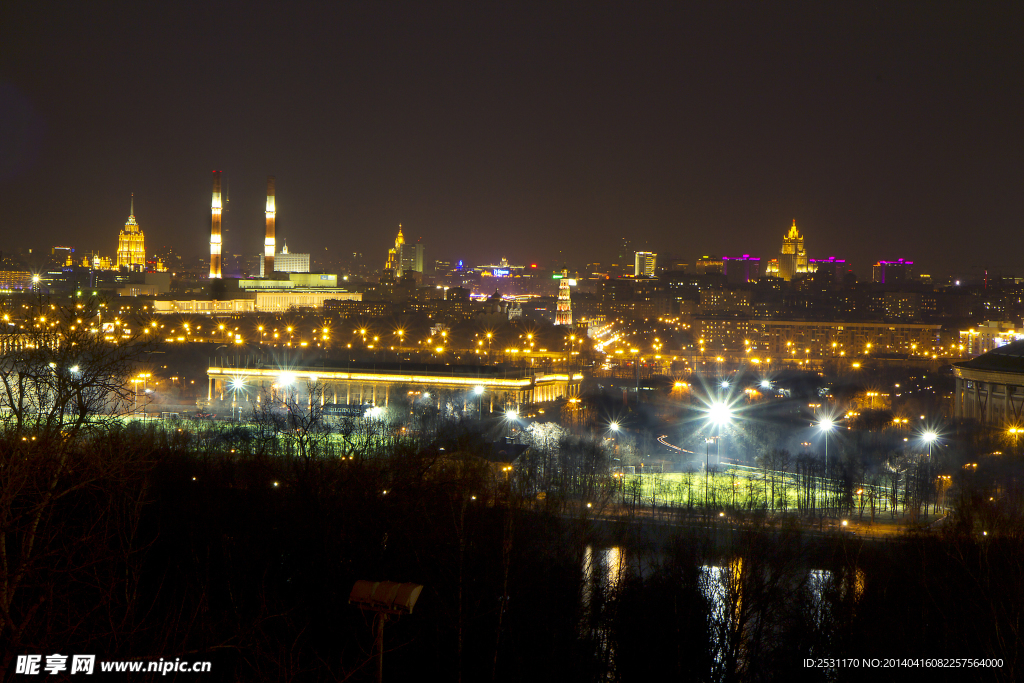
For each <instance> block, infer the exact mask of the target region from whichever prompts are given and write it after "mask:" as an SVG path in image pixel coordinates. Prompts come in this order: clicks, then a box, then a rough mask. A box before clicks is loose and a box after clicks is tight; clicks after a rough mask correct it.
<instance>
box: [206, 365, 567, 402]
mask: <svg viewBox="0 0 1024 683" xmlns="http://www.w3.org/2000/svg"><path fill="white" fill-rule="evenodd" d="M457 367H461V369H462V371H457ZM207 377H208V378H209V394H208V397H209V399H210V400H214V399H215V398H218V399H220V400H223V399H224V396H225V393H226V392H227V393H230V386H231V382H233V381H239V380H240V381H242V382H244V383H245V385H246V386H248V387H252V388H253V393H252V395H253V396H264V395H273V394H275V393H283V392H284V391H285V390H286V387H288V389H287V390H288V391H291V392H298V391H305V390H306V389H307V387H308V386H309V384H310V383H314V384H315V383H319V384H320V385H322V386H323V395H322V399H321V401H322V403H323V404H325V405H352V404H355V405H362V404H365V403H373V404H374V405H381V406H387V405H388V404H389V403H390V399H391V394H395V397H396V399H405V398H407V397H408V395H409V389H410V388H413V389H417V390H420V391H427V392H429V393H437V394H442V395H443V393H445V392H447V393H450V394H453V395H455V396H460V397H464V396H466V392H470V391H474V390H475V389H476V387H483V388H484V392H483V393H484V398H483V399H479V400H483V401H488V402H489V403H490V407H491V410H492V411H493V410H494V406H495V405H498V406H509V405H519V404H522V403H542V402H546V401H555V400H558V399H559V398H564V397H567V396H572V395H577V394H578V393H579V387H580V383H581V382H582V381H583V375H582V374H579V373H573V374H556V373H534V372H533V370H531V369H530V368H522V369H513V368H505V367H502V368H493V367H474V366H454V365H433V364H416V365H415V366H412V367H409V366H406V367H405V368H401V367H398V366H397V364H382V363H378V364H375V365H373V366H360V364H357V363H347V364H345V365H344V366H335V367H332V366H330V365H324V364H317V365H316V366H313V367H309V366H307V367H290V368H289V369H288V371H287V372H284V371H282V370H278V369H274V368H247V367H236V366H211V367H210V368H209V369H208V370H207ZM474 395H478V394H474ZM229 398H230V396H229ZM475 400H477V399H475Z"/></svg>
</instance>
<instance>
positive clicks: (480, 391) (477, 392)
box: [473, 387, 484, 396]
mask: <svg viewBox="0 0 1024 683" xmlns="http://www.w3.org/2000/svg"><path fill="white" fill-rule="evenodd" d="M473 391H475V392H476V395H477V396H479V395H480V394H482V393H484V388H483V387H477V388H476V389H473Z"/></svg>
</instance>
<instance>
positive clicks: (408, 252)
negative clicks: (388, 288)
mask: <svg viewBox="0 0 1024 683" xmlns="http://www.w3.org/2000/svg"><path fill="white" fill-rule="evenodd" d="M401 261H402V273H403V274H405V273H408V272H410V271H416V272H417V273H422V272H423V243H422V242H417V243H416V244H403V245H402V259H401Z"/></svg>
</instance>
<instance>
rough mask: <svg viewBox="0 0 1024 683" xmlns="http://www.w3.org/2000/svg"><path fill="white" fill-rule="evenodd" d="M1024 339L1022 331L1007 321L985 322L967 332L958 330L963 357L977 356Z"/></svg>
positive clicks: (1023, 331)
mask: <svg viewBox="0 0 1024 683" xmlns="http://www.w3.org/2000/svg"><path fill="white" fill-rule="evenodd" d="M1020 339H1024V330H1021V329H1018V326H1017V325H1015V324H1014V323H1012V322H1009V321H1005V322H1004V321H998V320H986V321H985V322H982V323H980V324H978V325H976V326H974V327H972V328H971V329H969V330H960V345H961V346H963V348H964V351H963V354H962V355H964V356H977V355H980V354H982V353H986V352H988V351H991V350H993V349H998V348H999V347H1000V346H1005V345H1006V344H1009V343H1012V342H1014V341H1018V340H1020Z"/></svg>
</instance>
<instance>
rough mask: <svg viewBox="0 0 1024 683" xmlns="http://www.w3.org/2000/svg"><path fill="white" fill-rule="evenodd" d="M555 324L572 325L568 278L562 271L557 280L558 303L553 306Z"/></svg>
mask: <svg viewBox="0 0 1024 683" xmlns="http://www.w3.org/2000/svg"><path fill="white" fill-rule="evenodd" d="M555 324H556V325H569V326H570V327H571V326H572V299H571V296H570V293H569V278H568V273H567V272H566V271H564V270H563V271H562V279H561V280H559V282H558V305H557V308H555Z"/></svg>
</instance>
